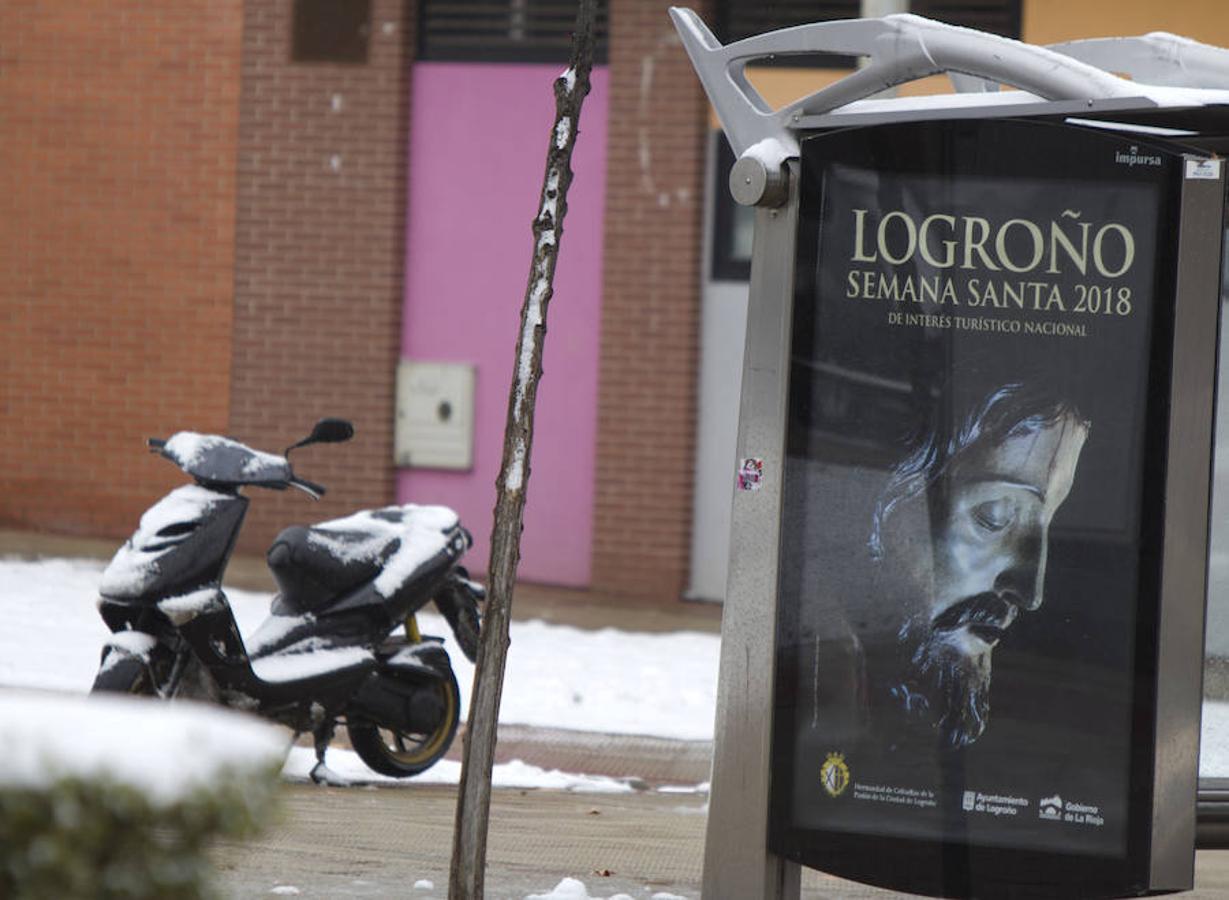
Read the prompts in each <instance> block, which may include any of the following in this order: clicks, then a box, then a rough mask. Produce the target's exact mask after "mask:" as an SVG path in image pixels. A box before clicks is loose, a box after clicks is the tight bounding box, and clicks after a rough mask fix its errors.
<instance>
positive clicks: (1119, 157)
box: [1114, 146, 1161, 166]
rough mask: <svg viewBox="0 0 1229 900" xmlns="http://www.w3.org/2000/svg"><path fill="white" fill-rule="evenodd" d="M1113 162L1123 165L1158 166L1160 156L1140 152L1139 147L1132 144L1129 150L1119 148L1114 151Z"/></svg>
mask: <svg viewBox="0 0 1229 900" xmlns="http://www.w3.org/2000/svg"><path fill="white" fill-rule="evenodd" d="M1114 162H1116V163H1118V164H1120V165H1123V166H1159V165H1160V164H1161V158H1160V157H1159V156H1152V155H1151V154H1148V153H1140V152H1139V147H1135V146H1133V147H1131V149H1130V150H1126V151H1123V150H1119V151H1118V152H1117V153H1115V154H1114Z"/></svg>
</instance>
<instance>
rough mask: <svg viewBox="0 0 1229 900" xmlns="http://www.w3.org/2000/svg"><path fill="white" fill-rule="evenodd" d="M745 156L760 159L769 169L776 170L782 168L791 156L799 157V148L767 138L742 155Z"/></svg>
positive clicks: (776, 139) (773, 138)
mask: <svg viewBox="0 0 1229 900" xmlns="http://www.w3.org/2000/svg"><path fill="white" fill-rule="evenodd" d="M742 155H743V156H749V157H751V158H752V159H758V160H759V161H760V162H762V163H763V164H764V165H765V166H766V167H767V168H770V169H775V168H778V167H780V165H781V163H783V162H785V161H786V160H787V159H789V158H790V157H791V156H797V155H798V148H797V147H793V148H791V147H789V146H787V145H786V144H785V142H784V141H782V140H780V139H779V138H775V137H766V138H764V139H763V140H762V141H760V142H759V143H757V144H752V145H751V146H750V147H748V148H747V149H746V150H744V151H743V153H742Z"/></svg>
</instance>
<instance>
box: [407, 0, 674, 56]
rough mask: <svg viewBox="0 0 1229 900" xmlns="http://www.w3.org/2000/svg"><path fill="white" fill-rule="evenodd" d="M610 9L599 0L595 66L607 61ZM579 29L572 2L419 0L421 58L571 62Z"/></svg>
mask: <svg viewBox="0 0 1229 900" xmlns="http://www.w3.org/2000/svg"><path fill="white" fill-rule="evenodd" d="M607 7H608V4H607V2H606V0H598V3H597V20H596V22H594V26H595V32H596V36H597V42H596V44H595V46H594V58H593V61H594V62H596V63H604V62H605V61H606V31H607V29H606V21H607V20H606V16H607ZM667 24H668V23H667ZM575 27H576V3H575V2H574V0H421V3H420V5H419V22H418V58H419V59H427V60H432V59H434V60H453V61H458V62H553V63H561V62H567V61H568V57H569V54H570V51H571V49H572V30H573V29H574V28H575Z"/></svg>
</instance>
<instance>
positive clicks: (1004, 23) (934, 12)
mask: <svg viewBox="0 0 1229 900" xmlns="http://www.w3.org/2000/svg"><path fill="white" fill-rule="evenodd" d="M909 11H910V12H912V13H916V14H917V15H919V16H925V17H926V18H928V19H938V20H939V21H940V22H946V23H947V24H948V25H962V26H964V27H965V28H976V29H977V30H978V31H988V32H990V33H991V34H998V35H1002V36H1003V37H1009V38H1019V37H1020V0H1006V2H1003V0H1000V2H998V3H993V2H981V3H979V2H976V0H912V2H911V3H910V4H909Z"/></svg>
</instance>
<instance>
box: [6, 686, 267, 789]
mask: <svg viewBox="0 0 1229 900" xmlns="http://www.w3.org/2000/svg"><path fill="white" fill-rule="evenodd" d="M0 718H2V719H3V721H4V723H5V726H4V728H3V729H0V759H3V760H4V765H3V766H0V786H4V787H28V788H43V787H47V786H49V785H50V784H52V783H53V782H55V781H56V780H58V779H60V778H66V777H73V778H85V779H93V778H100V777H101V778H107V779H110V780H112V781H116V782H119V783H121V784H125V785H128V786H130V787H133V788H135V789H137V790H139V791H140V792H141V793H142V794H144V795H145V796H146V797H147V798H149V800H150V801H151V802H153V803H155V804H158V805H170V804H173V803H176V802H178V801H180V800H182V799H184V798H185V797H187V796H188V795H189V794H191V793H193V792H194V791H196V790H198V789H200V788H202V787H206V786H208V785H210V784H212V783H214V781H215V780H216V779H218V778H220V777H227V776H228V775H230V774H233V773H236V772H242V773H254V772H257V771H259V770H261V769H272V768H274V767H276V766H277V765H278V764H280V763H281V761H282V758H283V757H284V756H285V754H286V743H287V741H286V735H285V732H283V731H282V730H281V729H278V728H275V727H272V726H270V725H266V724H265V723H263V722H260V721H258V720H257V719H254V718H251V717H249V716H245V715H241V714H239V713H235V712H232V711H230V710H225V709H219V708H217V707H213V706H205V705H201V704H196V703H188V702H180V703H175V704H167V703H163V702H160V701H156V700H146V699H137V698H129V697H108V696H98V695H95V696H91V697H74V696H68V695H62V694H53V693H46V692H41V691H11V692H6V693H4V694H0Z"/></svg>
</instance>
